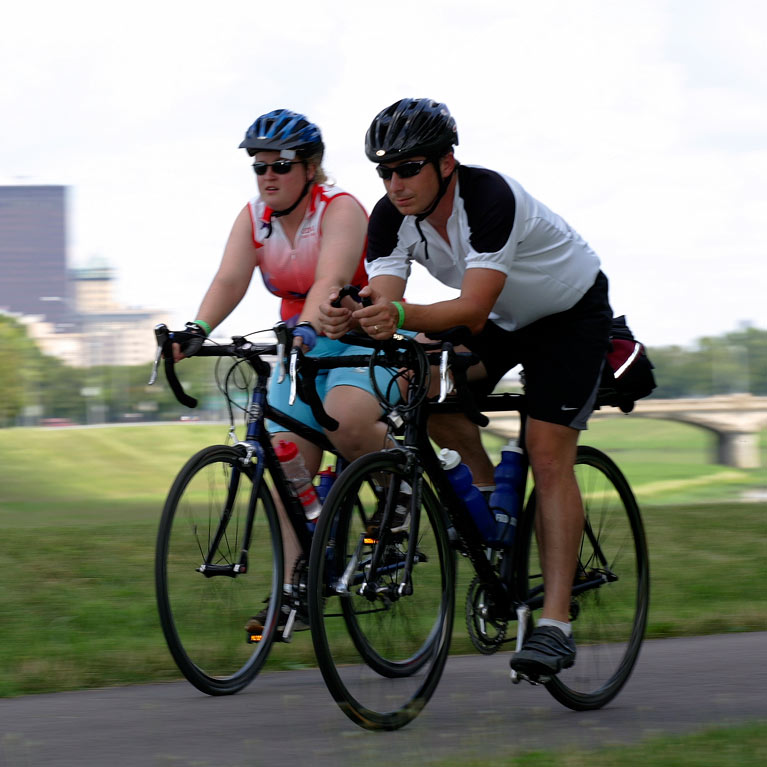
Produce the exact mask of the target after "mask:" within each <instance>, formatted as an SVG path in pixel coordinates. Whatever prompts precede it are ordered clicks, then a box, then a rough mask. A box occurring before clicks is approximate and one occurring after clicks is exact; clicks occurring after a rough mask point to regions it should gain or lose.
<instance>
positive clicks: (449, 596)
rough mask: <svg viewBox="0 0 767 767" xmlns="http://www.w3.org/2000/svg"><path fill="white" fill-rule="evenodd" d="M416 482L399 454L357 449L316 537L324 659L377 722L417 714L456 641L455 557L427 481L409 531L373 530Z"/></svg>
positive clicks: (399, 722)
mask: <svg viewBox="0 0 767 767" xmlns="http://www.w3.org/2000/svg"><path fill="white" fill-rule="evenodd" d="M405 483H407V484H405ZM417 485H418V482H417V481H416V480H415V479H414V477H413V475H412V473H408V472H405V470H404V468H403V466H402V464H401V462H400V460H399V457H398V456H397V455H396V454H392V453H389V452H387V451H383V452H380V453H373V454H371V455H367V456H363V457H362V458H359V459H357V460H356V461H354V463H352V464H351V465H350V466H349V467H348V468H347V469H346V470H345V471H344V472H343V474H342V475H341V476H340V477H339V478H338V479H337V480H336V481H335V483H334V485H333V487H332V489H331V491H330V493H329V495H328V497H327V499H326V501H325V504H324V506H323V510H322V514H321V515H320V519H319V523H318V525H317V529H316V531H315V533H314V541H313V543H312V553H311V559H310V565H309V619H310V624H311V627H312V639H313V641H314V648H315V651H316V654H317V661H318V663H319V666H320V669H321V671H322V675H323V677H324V679H325V682H326V684H327V686H328V689H329V690H330V693H331V695H332V696H333V698H334V699H335V700H336V702H337V703H338V704H339V706H340V707H341V709H342V710H343V711H344V713H345V714H346V715H347V716H348V717H349V718H350V719H351V720H352V721H354V722H355V723H356V724H358V725H360V726H361V727H364V728H366V729H371V730H377V729H385V730H394V729H397V728H399V727H402V726H404V725H405V724H407V723H408V722H410V721H411V720H412V719H413V718H414V717H416V716H417V715H418V713H419V712H420V711H421V709H422V708H423V707H424V705H425V704H426V702H427V701H428V700H429V698H430V697H431V695H432V693H433V692H434V690H435V688H436V686H437V683H438V682H439V678H440V676H441V674H442V670H443V668H444V665H445V661H446V660H447V653H448V650H449V647H450V634H451V631H452V625H453V610H454V596H455V570H454V568H455V562H454V557H453V553H452V551H451V549H450V546H449V541H448V537H447V532H446V528H445V525H444V521H443V518H442V510H441V507H440V506H439V504H438V502H437V500H436V498H435V496H434V493H433V492H432V490H431V488H430V487H429V486H428V485H427V484H426V483H425V482H422V483H421V485H422V492H421V499H420V504H416V505H415V507H414V508H413V506H412V505H411V518H410V526H409V528H408V529H407V530H406V531H400V532H391V531H390V530H387V529H385V528H382V529H381V530H380V531H378V533H377V534H376V535H370V534H368V528H369V526H370V522H371V518H372V517H373V515H374V514H375V513H376V511H377V510H381V509H382V508H383V507H384V506H385V505H386V504H387V503H391V502H393V503H399V504H401V503H402V492H401V491H403V490H405V489H406V488H410V489H412V490H414V491H415V493H416V494H417V493H418V488H417ZM409 558H411V559H412V565H411V564H409V561H410V559H409ZM408 570H409V571H410V574H411V577H410V582H409V583H408V582H407V578H406V573H407V572H408Z"/></svg>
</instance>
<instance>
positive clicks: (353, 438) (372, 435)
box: [323, 386, 387, 461]
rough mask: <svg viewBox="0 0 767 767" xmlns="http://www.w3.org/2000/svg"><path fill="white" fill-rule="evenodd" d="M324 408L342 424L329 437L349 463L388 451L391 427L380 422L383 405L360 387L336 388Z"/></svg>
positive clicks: (329, 394) (326, 398)
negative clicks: (362, 456)
mask: <svg viewBox="0 0 767 767" xmlns="http://www.w3.org/2000/svg"><path fill="white" fill-rule="evenodd" d="M323 404H324V407H325V411H326V412H327V413H328V415H330V416H331V417H333V418H335V419H336V420H337V421H338V423H339V427H338V429H337V430H336V431H328V432H326V434H327V437H328V439H330V440H331V441H332V442H333V445H335V447H336V449H337V450H338V451H339V452H340V453H341V455H342V456H343V457H344V458H345V459H346V460H347V461H353V460H354V459H355V458H359V457H360V456H361V455H367V454H368V453H374V452H376V451H377V450H383V449H384V448H385V447H386V434H387V427H386V424H385V423H383V422H382V421H379V420H378V419H379V418H380V416H381V405H380V403H379V402H378V400H377V399H376V398H375V397H374V396H373V395H372V394H370V393H369V392H366V391H365V390H364V389H359V388H357V387H356V386H334V387H333V388H332V389H331V390H330V391H329V392H328V393H327V395H326V396H325V402H324V403H323Z"/></svg>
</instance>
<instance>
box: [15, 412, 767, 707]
mask: <svg viewBox="0 0 767 767" xmlns="http://www.w3.org/2000/svg"><path fill="white" fill-rule="evenodd" d="M666 426H669V427H670V428H669V429H666ZM658 427H661V429H660V432H659V433H655V432H654V431H653V429H658ZM658 434H660V436H658ZM703 436H704V437H705V435H703ZM225 438H226V430H225V429H223V428H221V427H216V426H204V425H199V424H176V425H167V426H143V427H142V426H129V427H115V428H104V429H47V430H44V429H6V430H0V458H1V459H2V482H1V483H0V537H1V538H2V540H3V543H4V545H3V547H2V549H1V550H0V552H1V553H0V568H2V572H3V573H4V583H3V589H2V590H1V591H0V667H2V668H3V669H4V670H5V673H4V674H2V675H0V696H9V695H20V694H25V693H32V692H43V691H55V690H65V689H79V688H83V687H95V686H103V685H112V684H126V683H133V682H141V681H149V680H160V679H174V678H178V672H177V670H176V669H175V666H174V665H173V662H172V660H171V658H170V656H169V654H168V651H167V648H166V647H165V643H164V640H163V637H162V633H161V631H160V627H159V621H158V619H157V615H156V608H155V603H154V572H153V560H154V540H155V535H156V530H157V523H158V520H159V515H160V511H161V509H162V504H163V500H164V497H165V494H166V493H167V491H168V488H169V486H170V484H171V482H172V480H173V477H174V476H175V474H176V473H177V471H178V470H179V469H180V467H181V466H182V465H183V463H184V462H185V461H186V459H187V458H188V457H189V456H190V455H191V454H192V453H194V452H195V451H196V450H198V449H199V448H200V447H202V446H204V445H208V444H213V443H220V442H224V441H225ZM584 441H586V442H589V443H591V444H596V445H598V446H600V447H604V448H605V449H607V450H608V451H609V452H610V453H611V455H613V456H614V457H615V458H616V460H617V461H618V463H619V464H620V465H621V466H622V467H623V468H624V470H625V471H626V473H627V475H628V476H629V477H630V479H631V481H632V483H636V485H637V487H638V488H639V493H638V494H639V497H640V500H642V503H643V513H644V518H645V524H646V528H647V535H648V540H649V546H650V554H651V573H652V602H651V611H650V621H649V635H650V636H655V637H658V636H671V635H680V634H702V633H712V632H721V631H744V630H754V629H767V598H766V597H765V591H764V588H763V584H764V583H765V581H766V580H767V565H766V564H765V557H764V550H765V540H766V539H767V533H766V531H767V503H763V502H762V503H738V502H737V501H738V499H739V498H740V495H741V491H742V489H743V488H754V487H758V486H759V483H760V482H761V486H762V487H764V485H765V476H764V471H763V470H762V471H761V472H758V471H757V472H753V473H752V472H738V476H739V478H740V479H738V481H734V482H730V481H729V480H722V479H719V478H718V477H720V476H721V473H722V471H733V470H728V469H722V468H720V467H716V466H712V465H711V464H709V463H707V459H708V452H707V444H706V442H705V440H703V439H699V438H698V436H696V431H695V430H694V429H692V428H691V427H684V426H680V425H676V424H668V425H666V424H663V423H662V422H649V421H644V422H643V421H641V419H636V420H632V421H630V422H629V421H628V420H625V421H624V420H617V421H615V422H613V421H607V422H599V423H596V424H595V425H594V428H593V429H591V430H590V431H589V432H588V433H587V435H586V438H585V439H584ZM497 447H499V445H496V449H497ZM691 473H692V475H693V476H694V477H696V478H703V480H705V481H706V482H707V483H708V484H707V485H700V484H699V485H695V486H694V488H687V490H686V491H685V490H684V488H676V489H674V490H673V491H672V490H669V489H668V488H666V489H663V490H652V489H651V491H648V492H647V493H646V495H645V493H644V491H643V490H642V486H643V485H644V486H646V485H652V483H653V482H654V481H655V478H656V477H659V476H663V477H664V479H668V480H673V481H675V482H683V480H685V479H686V478H689V477H690V476H691ZM707 477H708V478H709V479H706V478H707ZM704 489H705V490H706V492H705V493H704V495H703V497H700V496H699V493H701V492H703V490H704ZM723 489H724V490H725V491H726V492H725V494H724V496H722V495H720V494H719V493H720V492H721V491H722V490H723ZM648 498H649V499H650V500H648ZM677 498H678V500H676V499H677ZM470 578H471V573H470V571H469V567H468V566H467V564H466V562H465V561H462V563H461V567H460V570H459V589H458V592H457V600H458V602H457V605H456V616H457V617H456V630H455V649H456V650H457V651H461V652H463V651H467V652H468V651H471V650H470V645H469V643H468V639H466V632H465V628H464V625H463V610H464V606H463V600H464V598H465V594H466V589H467V588H468V583H469V580H470ZM310 664H313V653H312V647H311V641H310V637H309V635H308V632H307V633H302V634H298V635H296V636H295V638H294V641H293V642H292V643H291V644H290V645H278V646H276V647H275V648H274V650H273V652H272V654H271V658H270V660H269V667H272V668H290V667H295V666H302V665H310Z"/></svg>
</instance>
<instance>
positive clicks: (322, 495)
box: [317, 466, 336, 503]
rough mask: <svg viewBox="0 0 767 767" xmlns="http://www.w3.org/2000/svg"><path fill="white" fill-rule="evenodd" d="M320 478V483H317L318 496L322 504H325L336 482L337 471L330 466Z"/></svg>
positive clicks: (320, 474) (321, 473)
mask: <svg viewBox="0 0 767 767" xmlns="http://www.w3.org/2000/svg"><path fill="white" fill-rule="evenodd" d="M319 478H320V481H319V482H318V483H317V495H318V496H319V499H320V503H325V499H326V498H327V497H328V493H329V492H330V488H331V487H333V483H334V482H335V481H336V472H335V469H334V468H333V467H332V466H328V468H327V469H325V470H324V471H321V472H320V473H319Z"/></svg>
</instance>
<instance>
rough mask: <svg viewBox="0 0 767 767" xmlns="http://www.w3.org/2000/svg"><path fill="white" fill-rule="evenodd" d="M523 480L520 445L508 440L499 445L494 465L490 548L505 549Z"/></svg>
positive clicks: (512, 531)
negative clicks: (496, 460) (493, 520)
mask: <svg viewBox="0 0 767 767" xmlns="http://www.w3.org/2000/svg"><path fill="white" fill-rule="evenodd" d="M524 479H525V466H524V461H523V460H522V448H521V447H519V446H518V445H517V443H516V442H515V441H514V440H513V439H512V440H509V443H508V444H507V445H504V447H503V448H501V462H500V463H499V464H498V466H496V467H495V490H494V491H493V494H492V495H491V496H490V512H491V513H492V515H493V516H494V517H495V531H494V534H493V546H494V548H509V547H511V546H512V544H513V543H514V534H515V532H516V529H517V519H518V517H519V506H520V497H519V496H520V493H519V490H520V487H521V486H522V482H524Z"/></svg>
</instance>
